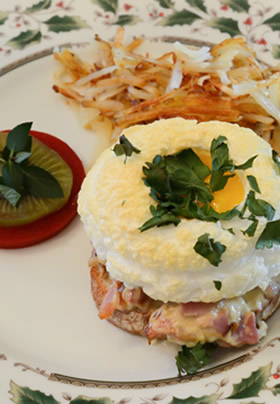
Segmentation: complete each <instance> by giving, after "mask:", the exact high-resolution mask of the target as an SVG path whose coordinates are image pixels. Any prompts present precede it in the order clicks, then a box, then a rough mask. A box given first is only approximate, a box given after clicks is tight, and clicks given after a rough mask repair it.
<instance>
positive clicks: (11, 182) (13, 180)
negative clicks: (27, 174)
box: [2, 160, 23, 193]
mask: <svg viewBox="0 0 280 404" xmlns="http://www.w3.org/2000/svg"><path fill="white" fill-rule="evenodd" d="M2 176H3V181H4V184H5V185H7V186H8V187H10V188H13V189H15V190H16V191H17V192H18V193H21V191H22V185H23V175H22V172H21V168H20V166H19V165H18V164H17V163H14V162H13V161H12V160H9V161H8V162H7V163H5V164H4V165H3V167H2Z"/></svg>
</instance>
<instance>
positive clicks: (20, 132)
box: [7, 122, 32, 152]
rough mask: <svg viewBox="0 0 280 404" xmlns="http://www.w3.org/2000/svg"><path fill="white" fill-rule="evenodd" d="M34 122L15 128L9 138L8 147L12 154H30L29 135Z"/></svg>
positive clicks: (30, 140)
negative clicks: (23, 152)
mask: <svg viewBox="0 0 280 404" xmlns="http://www.w3.org/2000/svg"><path fill="white" fill-rule="evenodd" d="M31 126H32V122H25V123H21V124H20V125H17V126H16V127H15V128H13V129H12V130H11V131H10V132H9V134H8V136H7V147H8V148H9V150H10V151H12V152H22V151H25V152H30V150H31V142H32V139H31V136H30V135H29V132H30V129H31Z"/></svg>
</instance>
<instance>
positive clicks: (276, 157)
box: [272, 150, 280, 168]
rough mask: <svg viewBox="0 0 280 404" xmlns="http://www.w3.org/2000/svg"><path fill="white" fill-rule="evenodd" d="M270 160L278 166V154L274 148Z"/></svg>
mask: <svg viewBox="0 0 280 404" xmlns="http://www.w3.org/2000/svg"><path fill="white" fill-rule="evenodd" d="M272 160H273V161H274V163H276V164H277V167H278V168H280V160H279V155H278V152H277V151H276V150H272Z"/></svg>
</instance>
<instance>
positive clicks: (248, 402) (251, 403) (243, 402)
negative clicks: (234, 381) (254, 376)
mask: <svg viewBox="0 0 280 404" xmlns="http://www.w3.org/2000/svg"><path fill="white" fill-rule="evenodd" d="M240 404H265V403H259V402H256V401H246V403H245V401H242V402H241V403H240Z"/></svg>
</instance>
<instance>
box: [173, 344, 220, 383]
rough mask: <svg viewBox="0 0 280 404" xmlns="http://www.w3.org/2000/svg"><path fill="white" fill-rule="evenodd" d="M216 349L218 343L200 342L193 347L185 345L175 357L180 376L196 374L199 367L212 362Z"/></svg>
mask: <svg viewBox="0 0 280 404" xmlns="http://www.w3.org/2000/svg"><path fill="white" fill-rule="evenodd" d="M216 349H217V345H216V344H214V343H213V344H210V343H206V344H203V345H202V344H201V343H200V342H199V343H198V344H196V345H195V346H194V347H193V348H188V347H187V346H186V345H183V346H182V349H181V351H179V352H178V354H177V356H176V358H175V359H176V365H177V369H178V373H179V376H183V375H185V374H188V375H194V374H195V373H196V372H197V371H198V370H199V369H201V368H202V367H203V366H205V365H207V364H208V363H209V362H211V360H212V357H213V354H214V352H215V351H216Z"/></svg>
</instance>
